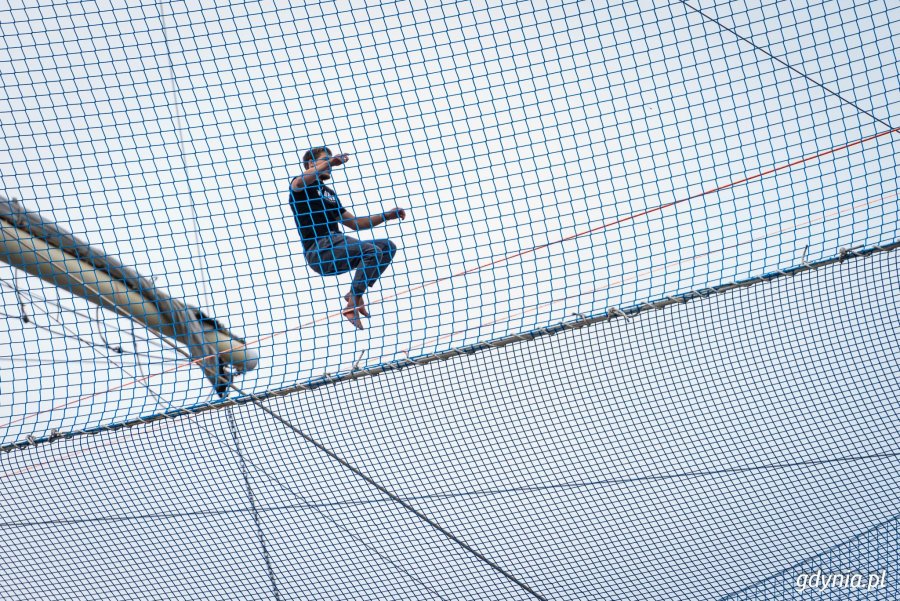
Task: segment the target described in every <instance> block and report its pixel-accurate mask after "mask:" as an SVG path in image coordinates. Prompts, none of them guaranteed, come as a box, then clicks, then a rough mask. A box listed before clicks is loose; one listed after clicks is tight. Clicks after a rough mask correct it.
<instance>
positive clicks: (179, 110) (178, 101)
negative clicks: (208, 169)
mask: <svg viewBox="0 0 900 601" xmlns="http://www.w3.org/2000/svg"><path fill="white" fill-rule="evenodd" d="M155 4H156V12H157V14H158V15H159V20H160V24H161V25H162V34H163V40H164V41H165V46H166V58H168V59H169V75H170V77H169V79H170V80H171V82H172V93H173V96H174V97H175V102H174V103H171V104H173V105H174V107H175V141H176V144H177V146H178V158H179V159H180V160H181V166H182V168H183V169H184V172H185V177H184V181H185V182H188V186H190V180H189V179H188V177H187V162H186V161H185V152H184V142H183V140H182V128H183V125H184V124H183V121H186V120H185V119H184V115H183V113H184V107H183V101H182V98H181V90H180V88H179V87H178V78H177V77H176V76H175V64H174V63H173V61H172V52H171V50H170V49H169V33H168V31H169V28H168V26H167V25H166V11H165V10H164V8H165V6H166V4H168V7H169V11H171V12H172V20H173V21H174V20H175V11H173V10H172V2H171V0H170V1H169V2H168V3H162V7H163V8H160V3H159V2H155ZM166 98H167V102H168V90H167V91H166ZM188 198H189V199H190V206H191V218H192V221H193V222H194V245H195V246H197V248H198V249H199V254H200V262H201V263H202V264H203V270H202V271H201V278H200V287H201V290H200V296H201V299H202V302H203V304H205V305H206V306H207V307H208V306H211V304H212V303H211V302H210V299H209V298H208V297H209V291H208V282H207V280H208V278H209V262H208V261H207V258H206V250H205V249H204V247H203V244H202V243H201V241H200V219H199V217H198V215H197V206H196V203H195V201H194V195H193V194H192V193H191V190H190V189H189V190H188ZM180 206H181V205H180V203H179V208H180ZM190 248H191V245H190V244H188V252H189V253H190V254H191V259H193V253H192V252H191V250H190Z"/></svg>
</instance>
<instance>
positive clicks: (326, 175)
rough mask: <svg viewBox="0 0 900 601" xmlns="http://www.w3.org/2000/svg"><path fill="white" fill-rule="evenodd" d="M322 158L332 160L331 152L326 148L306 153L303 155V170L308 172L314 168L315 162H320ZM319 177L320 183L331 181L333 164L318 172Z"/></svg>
mask: <svg viewBox="0 0 900 601" xmlns="http://www.w3.org/2000/svg"><path fill="white" fill-rule="evenodd" d="M321 158H331V150H329V149H328V148H327V147H325V146H319V147H317V148H310V149H309V150H307V151H306V154H304V155H303V170H304V171H306V170H307V169H309V168H310V167H312V166H313V163H314V162H315V161H318V160H319V159H321ZM318 176H319V181H323V182H324V181H326V180H329V179H331V164H329V165H328V166H327V167H325V168H324V169H320V170H319V172H318Z"/></svg>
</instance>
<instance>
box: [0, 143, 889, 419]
mask: <svg viewBox="0 0 900 601" xmlns="http://www.w3.org/2000/svg"><path fill="white" fill-rule="evenodd" d="M898 131H900V128H893V129H888V130H884V131H881V132H878V133H875V134H872V135H870V136H866V137H864V138H859V139H857V140H854V141H852V142H848V143H845V144H841V145H839V146H835V147H832V148H830V149H828V150H824V151H821V152H817V153H815V154H811V155H808V156H805V157H802V158H800V159H797V160H794V161H790V162H788V163H785V164H782V165H779V166H776V167H771V168H769V169H765V170H763V171H760V172H758V173H755V174H753V175H750V176H747V177H742V178H740V179H737V180H734V181H731V182H729V183H726V184H723V185H720V186H715V187H712V188H709V189H707V190H702V191H700V192H696V193H694V194H691V195H689V196H685V197H683V198H680V199H677V200H673V201H670V202H667V203H663V204H660V205H657V206H655V207H651V208H649V209H645V210H643V211H639V212H636V213H632V214H630V215H626V216H624V217H620V218H618V219H614V220H611V221H607V222H604V223H602V224H600V225H598V226H595V227H592V228H589V229H586V230H581V231H578V232H575V233H573V234H570V235H568V236H565V237H562V238H558V239H556V240H553V241H550V242H546V243H544V244H539V245H537V246H533V247H530V248H527V249H525V250H521V251H518V252H515V253H511V254H509V255H506V256H503V257H500V258H498V259H494V260H491V261H487V262H484V263H481V264H478V265H476V266H474V267H470V268H468V269H464V270H462V271H458V272H456V273H453V274H451V275H449V276H444V277H441V278H436V279H433V280H429V281H428V282H425V283H422V284H417V285H415V286H410V287H408V288H407V289H405V290H404V291H402V292H397V293H395V294H392V295H386V296H384V297H383V298H382V299H381V300H380V301H378V300H376V301H373V302H372V304H379V303H383V302H385V301H388V300H393V299H395V298H401V297H403V296H407V295H409V294H412V293H413V292H415V291H417V290H421V289H424V288H427V287H431V286H435V285H437V284H439V283H441V282H444V281H446V280H449V279H451V278H457V277H462V276H465V275H468V274H471V273H475V272H477V271H482V270H484V269H487V268H489V267H495V266H497V265H499V264H502V263H505V262H508V261H511V260H513V259H516V258H519V257H523V256H526V255H529V254H532V253H535V252H537V251H539V250H543V249H545V248H549V247H551V246H555V245H558V244H562V243H565V242H568V241H570V240H574V239H576V238H581V237H584V236H587V235H590V234H593V233H596V232H598V231H601V230H604V229H608V228H611V227H614V226H617V225H621V224H623V223H626V222H629V221H634V220H636V219H638V218H640V217H646V216H647V215H651V214H653V213H658V212H660V211H663V210H665V209H668V208H671V207H675V206H678V205H681V204H684V203H686V202H690V201H691V200H695V199H697V198H702V197H705V196H709V195H711V194H715V193H717V192H721V191H723V190H727V189H729V188H734V187H736V186H740V185H742V184H746V183H749V182H752V181H755V180H758V179H761V178H763V177H766V176H768V175H771V174H773V173H778V172H780V171H784V170H786V169H790V168H792V167H796V166H797V165H802V164H804V163H808V162H810V161H813V160H815V159H819V158H822V157H825V156H829V155H832V154H835V153H838V152H841V151H844V150H849V149H850V148H854V147H856V146H860V145H863V144H865V143H867V142H871V141H873V140H876V139H878V138H882V137H884V136H888V135H891V134H894V133H897V132H898ZM339 317H341V312H340V311H334V312H332V313H327V314H325V315H323V316H322V317H319V318H316V319H313V320H310V321H307V322H305V323H303V324H300V325H299V326H297V327H295V328H289V329H286V330H280V331H277V332H273V333H271V334H267V335H266V336H261V337H259V338H256V339H252V340H248V341H247V342H246V343H245V345H244V346H245V347H249V346H253V345H258V344H259V343H261V342H265V341H267V340H272V339H274V338H277V337H279V336H284V335H286V334H288V333H290V332H294V331H299V330H302V329H305V328H309V327H312V326H314V325H317V324H320V323H322V322H325V321H330V320H333V319H335V318H339ZM215 357H216V355H207V356H204V357H198V358H196V359H193V360H191V361H187V362H184V363H179V364H177V365H175V366H173V367H170V368H168V369H165V370H162V371H158V372H155V373H152V374H148V375H147V376H145V377H143V378H137V379H134V380H130V381H127V382H121V383H119V384H117V385H116V386H113V387H110V388H108V389H106V390H102V391H100V392H95V393H90V394H87V395H83V396H81V397H78V398H76V399H72V400H70V401H67V402H66V403H63V404H60V405H56V406H54V407H50V408H48V409H44V410H41V411H37V412H34V413H31V414H26V415H25V416H22V417H21V418H18V419H17V420H15V421H13V422H9V423H7V424H3V425H0V427H4V426H9V425H11V424H13V423H18V422H19V421H23V420H25V419H28V418H30V417H35V416H37V415H41V414H43V413H46V412H48V411H54V410H57V409H62V408H65V407H69V406H71V405H75V404H78V403H81V402H83V401H86V400H90V399H92V398H95V397H98V396H100V395H103V394H107V393H110V392H116V391H118V390H122V389H125V388H128V387H131V386H135V385H137V384H140V383H142V382H146V381H148V380H149V379H151V378H155V377H158V376H161V375H164V374H167V373H172V372H174V371H176V370H178V369H181V368H183V367H189V366H191V365H199V364H200V363H202V362H203V361H208V360H210V359H213V358H215Z"/></svg>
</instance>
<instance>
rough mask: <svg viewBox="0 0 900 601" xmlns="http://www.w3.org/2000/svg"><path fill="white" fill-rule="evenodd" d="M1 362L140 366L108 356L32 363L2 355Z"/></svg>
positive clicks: (45, 364) (32, 364) (28, 359)
mask: <svg viewBox="0 0 900 601" xmlns="http://www.w3.org/2000/svg"><path fill="white" fill-rule="evenodd" d="M0 361H3V362H6V363H10V364H12V365H21V366H24V367H45V366H47V367H49V366H51V365H59V364H61V363H92V364H94V365H104V364H105V363H115V366H116V367H117V368H119V369H121V368H122V366H127V367H137V366H139V365H140V364H139V363H125V362H124V361H118V360H116V361H113V359H112V358H111V357H107V356H100V357H95V358H92V357H75V358H70V357H69V358H66V359H53V360H50V361H41V360H40V359H38V360H37V361H32V359H31V357H29V356H27V355H26V356H24V357H21V356H20V357H16V356H13V355H0ZM165 362H166V361H165V360H163V361H159V363H165ZM169 363H171V361H169ZM107 367H108V366H107ZM123 371H124V370H123ZM130 375H131V374H129V376H130Z"/></svg>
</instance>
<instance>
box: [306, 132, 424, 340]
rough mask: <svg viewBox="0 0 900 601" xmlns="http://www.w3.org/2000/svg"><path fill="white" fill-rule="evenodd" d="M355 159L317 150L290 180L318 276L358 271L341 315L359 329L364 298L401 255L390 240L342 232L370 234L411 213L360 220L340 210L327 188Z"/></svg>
mask: <svg viewBox="0 0 900 601" xmlns="http://www.w3.org/2000/svg"><path fill="white" fill-rule="evenodd" d="M349 160H350V155H348V154H339V155H337V156H332V154H331V151H330V150H329V149H328V148H325V147H320V148H313V149H311V150H309V151H307V153H306V154H305V155H304V156H303V169H304V171H303V173H302V174H301V175H298V176H297V177H295V178H293V179H292V180H291V194H290V203H291V209H292V210H293V212H294V221H295V222H296V224H297V229H299V230H300V238H301V239H302V240H303V256H304V257H305V258H306V262H307V264H308V265H309V266H310V268H311V269H312V270H313V271H315V272H316V273H318V274H319V275H323V276H324V275H339V274H342V273H347V272H348V271H353V270H354V269H355V270H356V274H355V275H354V276H353V282H352V284H351V285H350V292H348V293H347V294H346V296H344V299H346V301H347V305H346V306H345V307H344V310H343V311H342V312H341V313H342V314H343V315H344V317H345V318H347V320H348V321H349V322H350V323H352V324H353V325H354V326H356V327H357V328H358V329H360V330H361V329H363V325H362V317H368V316H369V312H368V311H367V310H366V305H365V302H364V300H363V296H364V295H365V292H366V290H367V289H369V288H370V287H372V286H373V285H374V284H375V282H377V281H378V278H379V277H380V276H381V274H382V273H384V271H385V270H386V269H387V267H388V265H390V263H391V259H393V258H394V253H396V252H397V245H396V244H394V243H393V242H391V241H390V240H373V241H371V242H361V241H359V240H357V239H355V238H351V237H350V236H345V235H344V234H343V233H342V232H341V228H340V226H344V227H346V228H349V229H351V230H355V231H359V230H368V229H371V228H373V227H375V226H378V225H381V224H382V223H385V222H387V221H391V220H392V219H406V211H405V210H403V209H401V208H396V207H395V208H393V209H391V210H390V211H388V212H386V213H381V214H378V215H369V216H368V217H356V216H354V215H353V213H351V212H350V211H348V210H347V209H345V208H344V207H343V206H341V203H340V201H339V200H338V198H337V195H336V194H335V193H334V190H332V189H331V188H329V187H328V186H326V185H325V184H324V182H326V181H328V180H329V179H331V168H332V167H339V166H341V165H343V164H345V163H346V162H347V161H349Z"/></svg>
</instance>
